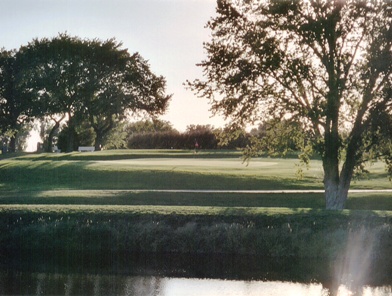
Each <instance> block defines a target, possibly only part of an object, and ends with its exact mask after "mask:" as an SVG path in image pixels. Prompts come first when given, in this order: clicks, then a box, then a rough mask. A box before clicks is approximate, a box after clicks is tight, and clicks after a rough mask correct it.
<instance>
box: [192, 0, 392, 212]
mask: <svg viewBox="0 0 392 296" xmlns="http://www.w3.org/2000/svg"><path fill="white" fill-rule="evenodd" d="M217 3H218V5H217V16H216V17H214V18H213V19H211V21H210V22H208V24H207V27H208V28H210V29H211V32H212V39H211V41H209V42H207V43H205V45H204V47H205V50H206V52H207V59H206V60H204V61H202V62H201V63H200V64H199V66H201V67H202V68H203V71H204V72H203V73H204V78H203V79H201V80H195V81H193V82H190V83H189V85H190V87H191V88H192V89H194V91H195V92H196V93H198V94H199V95H200V96H203V97H206V98H208V99H210V101H211V104H212V110H213V111H215V112H218V113H219V112H221V113H222V114H223V115H225V116H226V117H228V118H230V119H231V122H232V124H237V125H242V126H243V125H245V124H248V123H254V122H257V121H259V120H266V119H271V118H278V119H283V118H284V119H287V120H291V121H297V122H299V123H300V124H301V125H302V126H303V128H304V129H305V130H306V131H307V133H309V136H310V138H309V140H311V143H312V147H313V149H314V150H315V151H316V152H317V153H319V154H320V155H321V157H322V162H323V169H324V187H325V198H326V208H327V209H342V208H344V206H345V202H346V199H347V196H348V190H349V187H350V182H351V179H352V176H353V172H354V170H355V169H356V167H358V166H360V165H361V164H362V163H363V161H364V159H365V157H364V156H368V155H369V153H368V152H369V151H371V150H372V151H376V153H375V154H373V156H376V157H384V158H385V159H386V160H389V165H390V164H391V162H390V159H391V157H390V154H391V149H390V147H391V138H392V135H391V113H392V99H391V94H392V89H391V84H392V79H391V71H392V63H391V60H392V58H391V44H392V7H391V2H390V1H382V0H374V1H356V0H355V1H351V0H336V1H329V0H309V1H295V0H292V1H287V0H269V1H268V0H266V1H246V0H232V1H231V0H218V2H217ZM277 122H279V121H277ZM379 145H382V147H384V149H374V148H375V147H377V146H378V147H379ZM388 147H389V148H388ZM381 152H382V153H384V154H383V155H381Z"/></svg>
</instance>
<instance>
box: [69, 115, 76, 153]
mask: <svg viewBox="0 0 392 296" xmlns="http://www.w3.org/2000/svg"><path fill="white" fill-rule="evenodd" d="M68 118H69V119H68V134H67V152H72V151H74V144H75V134H76V131H75V126H74V123H73V118H72V116H71V114H68Z"/></svg>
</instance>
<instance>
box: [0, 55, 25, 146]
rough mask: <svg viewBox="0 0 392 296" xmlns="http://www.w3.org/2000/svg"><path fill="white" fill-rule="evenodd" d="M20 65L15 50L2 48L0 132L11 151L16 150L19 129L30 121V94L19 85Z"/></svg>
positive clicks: (0, 61)
mask: <svg viewBox="0 0 392 296" xmlns="http://www.w3.org/2000/svg"><path fill="white" fill-rule="evenodd" d="M19 75H20V66H19V65H18V63H17V60H16V57H15V51H7V50H3V49H1V50H0V134H2V135H3V136H4V137H5V138H8V139H9V140H10V141H9V151H10V152H15V150H16V138H17V134H18V132H19V130H21V129H22V127H23V125H24V124H25V123H26V121H28V119H29V114H30V111H31V108H30V107H31V105H30V102H29V100H28V96H26V94H25V93H24V92H23V91H21V89H20V88H19V87H18V83H17V81H18V77H19Z"/></svg>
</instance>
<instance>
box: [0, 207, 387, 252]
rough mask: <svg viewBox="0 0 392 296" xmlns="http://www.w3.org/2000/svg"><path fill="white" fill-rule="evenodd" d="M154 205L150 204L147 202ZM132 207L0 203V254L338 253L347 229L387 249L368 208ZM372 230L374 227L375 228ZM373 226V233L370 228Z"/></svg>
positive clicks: (380, 220) (382, 222)
mask: <svg viewBox="0 0 392 296" xmlns="http://www.w3.org/2000/svg"><path fill="white" fill-rule="evenodd" d="M152 210H153V208H152ZM186 213H187V212H186V211H184V212H183V214H179V213H177V214H176V213H173V214H163V213H161V214H159V212H157V213H155V214H146V213H142V212H140V211H138V210H137V209H133V210H127V209H125V210H121V211H118V212H113V211H105V210H103V209H102V210H101V211H97V212H86V211H85V210H72V211H69V209H68V210H64V211H61V210H60V211H52V212H46V211H45V210H34V211H28V210H27V211H26V210H17V209H14V210H11V209H10V210H2V213H1V217H0V230H1V231H0V249H1V250H2V252H3V254H18V253H21V252H22V253H23V252H24V253H26V252H38V253H39V252H45V253H46V254H47V255H49V254H53V255H54V254H57V255H58V254H64V253H72V252H79V253H81V254H90V255H93V254H97V255H98V254H100V255H109V254H112V255H114V254H121V253H161V254H164V253H182V254H189V253H191V254H210V255H212V254H237V255H260V256H269V257H296V258H316V257H318V258H339V257H344V256H345V247H346V243H347V241H348V239H349V236H350V235H351V234H354V233H360V232H361V231H363V230H364V229H366V230H369V231H368V234H369V235H368V236H369V238H370V237H371V238H372V239H373V241H372V244H374V246H375V247H374V248H373V250H372V257H384V256H387V255H388V254H389V252H391V249H390V247H391V246H392V244H391V240H392V229H391V227H390V223H391V221H390V217H388V216H387V217H383V216H379V215H378V214H373V213H371V212H363V213H359V212H358V213H350V214H347V213H346V214H342V213H341V214H338V213H326V212H324V211H316V212H313V213H312V212H301V211H300V210H299V211H298V212H297V213H295V212H294V213H292V214H283V215H279V214H277V215H271V216H270V215H265V214H260V213H259V214H251V213H250V212H248V210H247V209H246V208H243V209H239V208H237V209H236V208H232V209H228V208H227V211H226V212H225V208H222V209H221V210H220V212H218V213H215V214H212V215H203V214H196V215H195V214H191V212H189V214H191V215H188V214H186ZM372 232H373V233H372ZM374 232H376V235H374Z"/></svg>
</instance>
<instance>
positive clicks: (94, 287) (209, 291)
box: [0, 271, 392, 296]
mask: <svg viewBox="0 0 392 296" xmlns="http://www.w3.org/2000/svg"><path fill="white" fill-rule="evenodd" d="M330 292H331V291H330V290H329V289H327V288H326V287H324V286H323V285H322V284H320V283H308V284H303V283H292V282H281V281H243V280H221V279H189V278H168V277H159V276H125V275H92V274H91V275H81V274H70V275H66V274H56V273H54V274H51V273H22V272H11V271H8V272H2V273H1V274H0V294H1V295H94V296H98V295H124V296H125V295H127V296H133V295H135V296H136V295H137V296H139V295H145V296H150V295H151V296H183V295H187V296H199V295H203V296H216V295H219V296H256V295H269V296H275V295H276V296H281V295H292V296H324V295H325V296H327V295H331V293H330ZM336 293H337V294H335V293H334V295H338V296H343V295H344V296H346V295H363V296H385V295H392V287H391V286H383V287H366V286H365V287H361V288H360V289H358V290H357V291H350V290H348V289H347V287H345V286H343V285H341V286H339V287H338V289H337V291H336Z"/></svg>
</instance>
